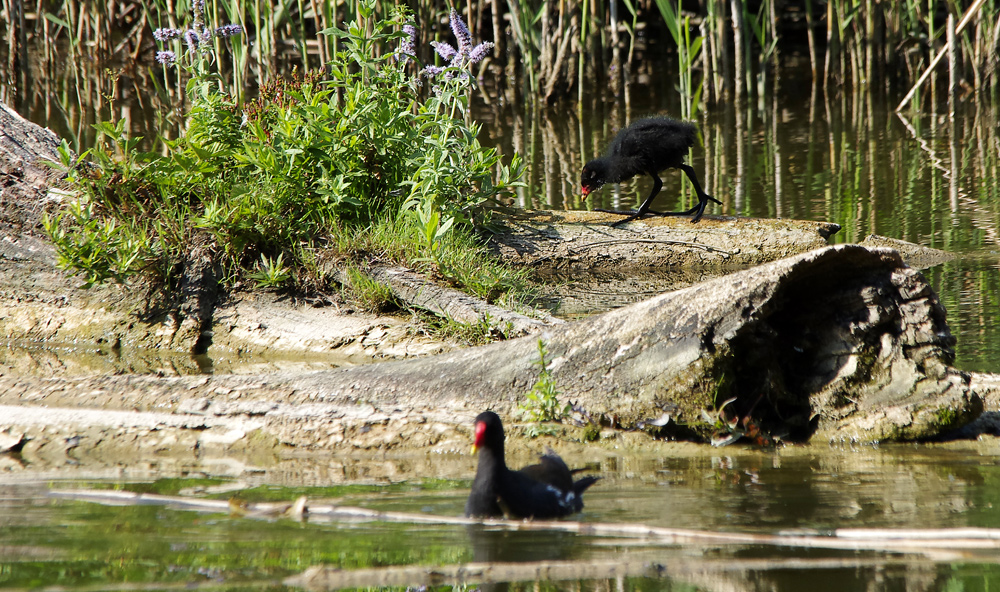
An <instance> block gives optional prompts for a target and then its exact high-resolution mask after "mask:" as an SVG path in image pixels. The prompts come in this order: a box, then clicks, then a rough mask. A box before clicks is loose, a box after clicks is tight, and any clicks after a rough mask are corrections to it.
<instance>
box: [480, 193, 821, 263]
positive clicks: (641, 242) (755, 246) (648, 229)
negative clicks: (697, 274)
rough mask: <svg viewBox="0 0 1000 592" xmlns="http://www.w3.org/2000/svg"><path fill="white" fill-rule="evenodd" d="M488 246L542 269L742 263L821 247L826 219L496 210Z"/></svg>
mask: <svg viewBox="0 0 1000 592" xmlns="http://www.w3.org/2000/svg"><path fill="white" fill-rule="evenodd" d="M497 214H498V215H497V216H495V217H494V219H495V221H496V222H498V223H499V224H500V225H502V226H503V231H502V232H497V233H495V234H494V235H492V236H491V237H490V245H491V247H492V248H493V249H494V251H495V252H496V253H497V254H498V255H500V257H501V258H503V259H504V260H505V261H508V262H510V263H513V264H517V265H530V266H533V267H538V268H543V269H565V268H572V269H576V268H579V269H586V270H594V269H617V270H621V269H634V268H649V267H655V268H687V267H706V266H722V265H726V266H731V267H733V268H735V267H743V266H749V265H758V264H761V263H767V262H769V261H776V260H778V259H782V258H785V257H789V256H791V255H797V254H799V253H804V252H806V251H811V250H813V249H818V248H820V247H825V246H827V245H828V239H829V238H830V237H831V236H832V235H833V234H834V233H836V232H837V231H838V230H840V226H839V225H837V224H833V223H831V222H810V221H805V220H787V219H761V218H736V217H733V216H705V217H703V218H702V219H701V221H700V222H698V223H697V224H692V223H691V221H690V220H689V219H687V218H683V217H680V218H677V217H651V218H643V219H642V220H636V221H634V222H630V223H629V224H626V225H623V226H622V227H620V228H618V227H613V226H611V223H612V222H614V221H615V220H618V219H620V218H621V216H617V215H615V214H607V213H602V212H578V211H546V210H519V209H513V208H501V209H499V210H497Z"/></svg>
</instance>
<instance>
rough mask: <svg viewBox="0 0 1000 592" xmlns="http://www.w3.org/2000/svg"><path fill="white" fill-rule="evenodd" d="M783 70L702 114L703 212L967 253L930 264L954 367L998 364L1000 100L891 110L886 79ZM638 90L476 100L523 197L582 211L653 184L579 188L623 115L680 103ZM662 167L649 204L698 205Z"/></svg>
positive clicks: (625, 200)
mask: <svg viewBox="0 0 1000 592" xmlns="http://www.w3.org/2000/svg"><path fill="white" fill-rule="evenodd" d="M783 74H784V75H783V76H782V77H775V78H774V81H773V82H774V88H773V89H772V90H773V92H771V93H770V94H769V96H767V97H765V99H764V100H763V101H758V102H755V103H744V104H741V105H737V104H732V103H730V104H725V105H722V104H720V105H717V106H715V107H710V108H708V109H707V110H706V111H704V112H703V113H702V115H701V117H700V119H699V121H698V125H699V128H700V130H701V145H700V146H695V147H694V148H693V149H692V151H691V157H690V163H691V164H692V166H693V167H694V168H695V170H696V171H698V174H699V176H701V177H702V178H703V179H704V185H705V189H706V191H707V192H708V193H709V194H710V195H712V196H714V197H716V198H717V199H719V200H720V201H722V202H723V204H724V205H723V206H712V207H711V208H709V211H708V214H709V215H711V214H716V215H718V214H720V213H721V214H725V215H738V216H752V217H763V218H796V219H806V220H822V221H831V222H836V223H838V224H840V225H841V226H842V230H841V231H840V232H839V233H838V234H836V235H835V236H834V241H835V242H856V241H860V240H862V239H864V238H865V237H866V236H868V235H869V234H879V235H884V236H888V237H892V238H898V239H903V240H906V241H910V242H913V243H917V244H921V245H924V246H928V247H935V248H939V249H945V250H948V251H952V252H956V253H959V254H960V255H961V258H960V259H959V260H957V261H954V262H951V263H948V264H945V265H943V266H939V267H937V268H934V269H932V270H928V271H926V273H927V274H928V275H929V277H930V278H931V279H932V282H933V285H934V286H935V288H936V289H937V291H938V294H939V297H940V298H941V300H942V302H943V303H944V304H945V307H946V308H947V310H948V312H949V325H950V326H951V329H952V332H953V334H954V335H955V336H956V337H957V339H958V344H957V345H956V351H957V365H958V366H959V367H961V368H964V369H968V370H981V371H996V370H997V369H1000V346H997V345H994V344H998V343H1000V330H998V329H997V328H996V327H998V325H1000V273H998V266H1000V264H998V257H997V255H996V252H997V251H996V250H997V249H998V248H1000V237H998V232H1000V231H998V228H1000V189H998V185H997V183H996V181H995V179H997V178H998V177H1000V170H998V168H1000V167H998V161H1000V137H998V133H997V127H996V125H995V121H996V118H997V110H998V108H997V105H995V104H992V103H988V102H986V100H985V99H983V100H980V97H979V96H977V95H969V96H968V97H966V100H965V101H962V102H959V103H958V104H957V105H956V107H955V114H954V117H949V114H948V113H947V111H946V110H945V107H944V105H946V102H945V101H941V102H940V103H939V104H940V105H941V106H942V107H941V109H942V111H940V112H938V111H935V110H933V109H932V110H931V111H930V112H926V113H907V112H901V113H898V114H897V113H895V112H894V107H895V105H896V104H897V103H898V99H899V97H898V96H894V95H892V96H890V93H887V92H883V91H881V90H879V89H859V90H858V91H856V92H845V93H836V94H828V93H825V92H823V91H822V89H821V88H818V87H817V86H815V85H812V84H811V83H810V82H809V81H810V80H811V76H810V74H809V72H808V70H802V72H801V75H798V74H797V70H795V69H788V70H786V71H784V73H783ZM800 80H801V81H803V82H801V83H800V82H799V81H800ZM664 84H669V80H668V81H666V82H664ZM632 92H633V95H634V98H633V102H632V106H631V110H627V109H626V107H625V105H624V104H623V103H620V102H617V103H616V102H606V101H602V100H600V98H599V96H596V95H599V94H600V93H599V91H595V97H594V98H593V100H591V101H589V102H587V103H586V105H585V107H583V108H580V109H574V108H559V107H547V108H543V107H528V108H524V107H523V106H520V105H514V104H513V103H511V102H507V103H504V102H502V101H491V104H490V106H486V105H482V104H481V105H479V106H478V108H477V110H476V113H475V116H476V118H477V119H479V120H480V121H483V123H484V128H483V131H482V141H483V142H484V143H487V144H492V145H496V146H497V147H498V148H499V149H500V150H501V151H502V152H503V153H505V154H508V155H509V154H511V152H512V151H516V152H517V153H519V154H521V155H522V157H523V158H524V162H525V164H526V167H527V168H526V171H525V177H524V181H525V183H526V187H524V188H522V189H521V190H520V191H519V192H518V194H517V196H516V198H515V199H514V200H513V201H514V202H515V203H516V205H518V206H520V207H525V208H543V209H549V208H551V209H573V210H588V209H593V208H628V207H634V205H636V204H638V203H639V202H640V201H641V199H642V197H643V196H644V195H646V194H647V193H648V191H649V190H650V183H651V181H650V180H649V178H648V177H639V178H636V179H633V180H631V181H629V182H626V183H622V184H621V185H620V186H613V185H611V186H607V187H605V188H604V189H603V190H602V191H601V192H599V193H596V194H592V196H591V198H590V199H589V200H586V201H585V200H584V199H583V198H582V196H581V195H580V187H579V174H580V169H581V168H582V166H583V163H585V162H587V161H588V160H589V159H590V158H593V157H594V156H597V155H599V154H600V153H601V151H602V150H603V148H604V146H606V145H607V142H608V141H609V140H610V139H611V138H612V137H613V136H614V134H615V133H616V132H617V131H618V130H619V129H621V128H622V127H623V126H625V125H627V123H628V122H629V121H631V120H634V119H636V118H639V117H643V116H646V115H651V114H662V115H676V114H677V113H678V110H679V108H678V105H677V104H676V102H673V103H672V102H671V101H670V100H669V99H668V98H665V97H664V95H666V96H669V94H670V93H668V92H654V91H653V90H651V89H649V88H647V87H642V88H641V92H640V90H637V89H634V90H633V91H632ZM640 98H641V99H640ZM925 106H928V107H931V106H933V105H931V104H929V103H925ZM662 178H663V181H664V186H663V190H662V191H661V193H660V196H659V197H658V198H657V199H656V200H655V202H654V209H658V210H680V209H686V208H688V207H690V206H691V205H693V203H694V201H695V197H694V195H693V191H692V190H691V188H690V186H689V184H688V182H687V180H686V179H684V178H683V175H681V174H679V173H676V172H667V173H665V174H664V175H662ZM618 300H620V299H617V300H616V301H618Z"/></svg>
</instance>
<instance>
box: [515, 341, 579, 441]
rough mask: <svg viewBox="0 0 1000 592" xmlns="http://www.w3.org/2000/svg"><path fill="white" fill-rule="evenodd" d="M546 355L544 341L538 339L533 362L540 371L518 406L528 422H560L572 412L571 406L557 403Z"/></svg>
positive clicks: (554, 385) (554, 384)
mask: <svg viewBox="0 0 1000 592" xmlns="http://www.w3.org/2000/svg"><path fill="white" fill-rule="evenodd" d="M547 355H548V351H547V349H546V347H545V341H544V340H542V339H539V340H538V361H537V362H535V365H537V366H538V367H539V368H540V369H541V370H540V372H539V374H538V380H537V381H536V382H535V385H534V386H533V387H531V391H530V392H528V394H527V396H526V397H525V399H526V400H525V401H524V402H523V403H521V404H520V405H519V406H518V409H519V410H520V411H521V413H522V415H524V417H525V418H527V419H528V420H530V421H561V420H562V419H564V418H565V417H567V416H568V415H569V413H570V412H571V411H572V410H573V405H571V404H569V403H566V404H564V405H563V404H560V403H559V390H558V389H557V388H556V381H555V379H554V378H552V373H551V372H550V371H549V367H548V361H547V360H546V359H545V358H546V356H547Z"/></svg>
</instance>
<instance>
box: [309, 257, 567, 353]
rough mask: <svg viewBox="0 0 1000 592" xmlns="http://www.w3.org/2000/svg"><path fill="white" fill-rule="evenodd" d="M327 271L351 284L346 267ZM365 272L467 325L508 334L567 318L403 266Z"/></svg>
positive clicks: (400, 294) (421, 305)
mask: <svg viewBox="0 0 1000 592" xmlns="http://www.w3.org/2000/svg"><path fill="white" fill-rule="evenodd" d="M327 273H331V274H333V275H334V277H336V278H337V281H339V282H340V283H341V284H344V285H349V284H350V281H351V280H350V277H349V276H348V274H347V272H346V271H344V270H342V269H330V270H327ZM365 273H367V274H368V276H369V277H371V279H373V280H375V281H377V282H380V283H382V284H384V285H386V286H388V287H389V289H390V290H392V294H393V296H395V297H396V298H398V299H399V300H400V301H401V302H404V303H406V304H408V305H410V306H414V307H416V308H420V309H422V310H426V311H429V312H432V313H434V314H436V315H439V316H442V317H445V318H447V319H452V320H455V321H458V322H460V323H465V324H467V325H477V324H481V323H482V324H487V325H489V326H490V327H494V328H497V329H499V330H500V331H501V332H502V334H503V335H504V336H506V337H520V336H521V335H527V334H530V333H538V332H539V331H542V330H543V329H545V328H546V327H550V326H552V325H560V324H562V323H564V322H565V321H563V320H562V319H557V318H555V317H553V316H551V315H549V314H547V313H543V312H540V311H537V312H536V313H535V315H534V316H528V315H525V314H521V313H519V312H516V311H512V310H507V309H505V308H502V307H500V306H496V305H494V304H490V303H489V302H486V301H484V300H481V299H479V298H476V297H475V296H470V295H469V294H466V293H465V292H461V291H459V290H455V289H454V288H447V287H444V286H439V285H438V284H435V283H434V282H432V281H430V280H429V279H427V278H426V277H424V276H422V275H420V274H419V273H416V272H414V271H411V270H409V269H406V268H402V267H384V266H376V267H372V268H370V269H367V270H365Z"/></svg>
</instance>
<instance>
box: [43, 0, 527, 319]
mask: <svg viewBox="0 0 1000 592" xmlns="http://www.w3.org/2000/svg"><path fill="white" fill-rule="evenodd" d="M198 6H199V3H195V11H194V19H193V25H192V28H191V29H188V30H187V31H186V32H185V31H182V30H180V29H161V30H157V35H156V38H157V40H158V41H160V43H162V44H164V45H163V49H162V50H161V51H160V52H159V53H158V54H157V59H158V60H159V61H160V62H161V63H162V64H164V66H165V67H168V66H175V67H178V68H181V69H182V70H183V71H184V72H186V73H187V74H189V75H190V82H189V84H188V85H187V92H188V96H189V99H190V104H191V107H190V109H189V111H188V112H187V114H186V120H187V122H186V126H185V130H186V132H185V134H184V135H183V137H181V138H178V139H175V140H167V139H163V138H160V139H159V141H158V145H157V146H156V147H155V148H154V150H152V151H150V152H148V153H147V152H138V151H137V150H136V147H137V146H138V145H139V140H140V138H132V137H130V136H129V134H128V130H127V129H126V126H125V125H124V122H123V121H119V122H117V123H108V122H103V123H100V124H98V128H99V130H100V132H101V139H100V141H99V142H98V145H97V146H95V147H94V148H93V149H91V150H89V151H87V152H85V153H84V154H82V155H81V156H80V158H79V159H76V160H74V159H73V158H72V157H70V156H69V154H70V153H69V150H68V148H67V149H66V150H65V151H64V156H63V158H62V162H61V163H60V166H61V167H62V168H63V170H64V171H66V173H67V175H68V177H69V180H70V181H71V183H73V185H74V186H75V189H76V194H75V195H74V196H71V197H70V198H69V199H66V200H65V204H64V207H63V208H62V209H61V210H60V211H58V212H55V213H54V214H53V215H52V216H50V217H48V218H46V220H45V229H46V231H47V232H48V233H49V235H50V236H51V237H52V239H53V241H54V242H55V244H56V248H57V251H58V256H59V261H60V264H61V265H62V266H63V267H64V268H67V269H70V270H73V271H75V272H77V273H80V274H81V275H83V276H84V278H85V280H86V282H87V283H88V284H92V283H100V282H104V281H108V280H113V281H119V282H124V281H128V280H129V279H130V278H132V277H133V276H136V275H143V276H144V277H147V278H150V279H153V280H155V281H159V282H161V283H164V284H165V285H170V282H171V280H172V274H176V273H177V271H178V270H179V269H181V268H182V266H183V263H184V256H185V253H186V252H187V251H188V245H189V242H190V241H191V239H192V237H193V236H195V235H198V236H202V235H204V234H205V233H207V235H208V236H210V237H211V239H212V240H214V241H215V244H216V246H217V247H218V248H217V249H216V250H215V251H216V252H217V253H219V258H220V261H219V262H220V264H221V265H222V268H223V270H224V273H223V277H224V278H225V281H227V282H229V283H231V284H235V283H236V282H238V281H240V279H241V278H246V279H250V280H252V281H253V282H254V285H256V286H258V287H261V288H273V287H279V286H289V287H294V286H295V285H296V282H298V281H300V280H299V278H304V277H311V278H316V277H321V276H322V274H320V273H317V270H316V269H315V265H316V260H317V258H316V257H315V255H313V254H314V253H315V252H316V251H317V250H319V249H323V248H327V249H329V248H333V249H336V250H337V251H339V253H335V256H338V257H340V258H342V259H347V260H349V261H354V262H355V263H363V262H366V261H371V260H373V259H374V260H379V261H382V262H385V261H390V262H396V263H402V264H409V265H415V266H423V267H425V268H427V269H429V270H430V271H433V272H437V273H440V274H441V275H442V276H444V277H445V278H447V279H448V280H450V281H451V282H453V283H455V284H457V285H459V286H460V287H461V286H468V287H469V288H470V289H471V290H472V291H474V292H475V293H477V294H486V295H489V296H490V297H499V296H500V295H502V294H503V293H505V292H507V291H509V290H510V289H512V288H514V287H515V286H516V285H517V284H518V279H517V278H518V277H519V276H518V274H516V273H514V272H512V271H510V269H509V268H505V267H504V266H502V265H498V264H497V263H496V262H495V261H493V260H492V257H491V256H490V255H489V253H488V252H487V251H486V249H485V248H483V247H482V245H481V243H479V242H478V241H477V240H476V239H475V235H474V233H473V232H472V231H471V228H472V221H473V220H474V219H475V218H476V216H477V211H478V210H479V208H480V207H481V206H483V205H484V204H486V203H488V202H489V201H490V200H493V199H494V198H495V197H496V196H498V195H499V194H502V193H505V192H508V191H510V190H511V189H512V187H514V186H515V185H517V184H518V178H519V176H520V174H521V166H520V161H519V160H518V159H517V158H515V159H514V160H513V161H512V163H511V165H505V164H503V163H502V162H501V161H500V157H499V155H498V154H497V152H496V151H495V150H493V149H486V148H483V147H482V146H481V145H480V144H479V142H478V140H477V139H476V136H477V134H478V132H479V127H478V126H476V125H474V124H471V123H468V122H467V105H468V95H469V90H470V89H472V88H474V82H473V80H472V78H471V77H470V76H469V75H468V67H469V66H470V65H471V64H472V63H474V62H475V61H476V60H477V59H481V58H482V56H483V55H485V52H486V50H488V49H489V47H488V44H480V45H478V46H475V47H472V45H471V35H469V34H468V29H467V28H465V25H464V23H461V19H460V18H458V16H457V13H453V15H452V18H453V23H452V28H453V30H455V31H456V33H457V34H458V33H461V35H459V43H458V48H457V49H454V48H450V46H448V49H449V50H450V52H451V53H450V54H449V55H450V56H451V59H450V62H449V64H448V65H447V66H445V67H428V68H424V69H423V70H418V68H417V64H416V61H415V58H413V57H412V55H413V51H412V43H413V29H412V25H409V24H406V21H405V17H404V16H403V15H402V14H400V15H398V16H396V17H394V18H393V19H389V20H376V19H375V17H374V6H375V2H374V1H373V0H363V1H361V2H359V3H358V4H357V8H358V13H357V14H358V16H357V19H356V20H355V21H354V22H352V23H350V24H348V25H347V26H346V27H345V28H344V29H327V30H326V31H324V33H327V34H329V35H331V36H333V37H335V38H336V39H337V40H338V43H337V46H338V47H339V48H341V51H338V52H337V53H336V54H335V55H333V56H332V58H331V60H330V62H329V63H328V73H329V75H328V76H329V77H328V78H327V79H321V78H320V77H319V76H318V75H316V74H307V75H305V76H293V77H292V78H291V79H289V80H274V81H271V82H269V83H267V84H265V85H263V86H262V87H261V92H260V95H259V97H258V98H257V99H255V100H254V101H251V102H249V103H247V104H240V103H239V102H238V99H237V98H234V96H235V95H233V94H231V93H230V92H229V91H228V90H227V89H228V88H230V87H231V86H232V84H228V83H225V82H224V81H223V80H222V79H221V78H220V77H219V75H218V74H217V73H215V72H214V71H213V67H214V65H215V64H216V63H217V62H218V55H217V53H216V52H217V51H218V48H219V47H221V43H220V39H224V40H228V39H229V38H230V37H231V34H232V33H233V32H234V31H237V30H238V26H237V25H224V26H222V27H218V28H214V29H213V28H212V27H211V26H208V25H207V23H204V22H203V21H204V19H205V18H206V15H205V14H204V12H203V9H202V8H198ZM454 19H457V21H456V20H454ZM226 27H229V28H226ZM400 30H401V31H400ZM196 31H200V34H197V33H196ZM227 42H228V41H227ZM182 43H183V45H182ZM446 45H447V44H440V43H439V44H438V45H437V49H438V51H439V52H442V51H444V50H443V49H442V48H443V47H444V46H446ZM168 46H169V48H168ZM394 47H399V48H400V50H399V51H397V52H393V51H391V48H394ZM185 48H186V49H185ZM385 49H390V51H389V52H388V53H380V52H381V51H384V50H385ZM420 76H426V77H428V78H430V80H431V81H432V82H433V86H434V91H433V92H431V93H429V94H428V95H427V97H426V98H425V97H424V96H423V94H422V93H421V92H420V86H421V81H420V79H419V77H420ZM85 163H86V164H85ZM358 237H364V240H362V241H361V242H359V241H357V240H356V239H357V238H358ZM400 241H409V242H410V243H411V244H407V245H400V244H399V243H400ZM302 272H305V273H302ZM361 283H363V282H361ZM364 290H365V291H370V290H368V289H367V288H364ZM362 300H365V301H371V302H373V303H378V302H381V301H382V297H381V296H378V297H375V298H367V297H365V298H362Z"/></svg>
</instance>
